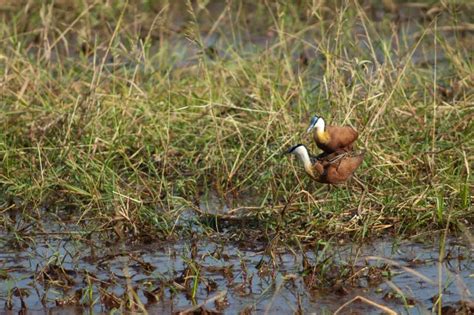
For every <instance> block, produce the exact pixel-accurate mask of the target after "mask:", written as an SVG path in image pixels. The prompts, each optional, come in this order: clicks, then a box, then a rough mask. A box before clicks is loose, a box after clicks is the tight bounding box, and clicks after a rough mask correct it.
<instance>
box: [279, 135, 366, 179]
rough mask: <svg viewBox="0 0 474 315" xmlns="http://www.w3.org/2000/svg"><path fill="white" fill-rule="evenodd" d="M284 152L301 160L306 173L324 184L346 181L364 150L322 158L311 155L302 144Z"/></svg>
mask: <svg viewBox="0 0 474 315" xmlns="http://www.w3.org/2000/svg"><path fill="white" fill-rule="evenodd" d="M286 153H289V154H294V155H296V156H298V158H299V159H300V160H301V162H303V166H304V169H305V171H306V173H307V174H308V175H309V176H310V177H311V178H312V179H313V180H315V181H317V182H320V183H325V184H333V185H337V184H341V183H344V182H345V181H347V180H348V179H349V178H350V177H351V176H352V175H353V174H354V172H355V171H356V169H357V168H358V167H359V166H360V165H361V164H362V161H363V160H364V156H365V151H360V152H354V151H351V152H345V153H332V154H329V155H327V156H326V157H325V158H324V159H317V158H316V157H313V156H311V154H310V152H309V151H308V148H307V147H306V146H305V145H304V144H297V145H295V146H293V147H291V148H290V149H289V150H288V151H287V152H286Z"/></svg>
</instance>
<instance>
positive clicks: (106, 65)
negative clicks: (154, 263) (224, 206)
mask: <svg viewBox="0 0 474 315" xmlns="http://www.w3.org/2000/svg"><path fill="white" fill-rule="evenodd" d="M381 13H384V15H383V16H382V17H381V16H380V14H381ZM472 13H473V7H472V5H471V4H469V3H461V4H454V3H453V4H433V5H430V4H426V5H422V6H419V7H416V8H412V7H410V6H409V5H408V4H396V5H393V6H390V8H386V7H378V6H377V5H376V4H373V3H368V4H366V5H365V6H362V4H350V5H349V4H334V5H318V4H316V3H300V4H290V3H288V4H282V3H271V4H270V3H259V4H253V3H250V2H249V3H247V2H245V1H243V2H232V3H227V4H225V5H224V4H222V6H220V5H217V4H215V3H210V4H203V3H201V2H196V3H192V4H191V3H190V4H188V5H186V6H181V5H174V4H171V3H164V4H160V5H154V4H151V3H149V2H144V3H142V2H135V1H131V2H130V3H124V4H120V5H119V4H114V5H111V4H109V3H97V2H92V3H87V2H82V3H74V4H70V3H62V2H54V3H51V4H41V3H29V5H27V6H21V7H20V4H17V3H15V2H11V3H9V5H8V6H6V7H5V9H4V10H3V11H2V12H1V18H2V21H3V23H1V26H0V41H1V42H2V44H1V45H0V75H1V77H2V84H1V91H2V99H1V103H0V106H1V114H0V128H1V129H0V159H1V161H2V163H1V166H0V183H1V186H0V194H1V196H2V200H4V201H2V208H4V209H8V211H2V217H1V219H0V220H1V221H0V222H2V223H3V225H8V224H9V222H10V221H9V220H10V219H9V217H8V215H7V213H11V212H18V213H21V216H22V220H24V221H25V222H30V221H41V219H42V218H43V217H45V212H56V211H60V210H65V209H66V210H67V211H69V212H72V213H76V215H77V217H76V219H77V220H76V222H77V224H81V223H84V222H86V223H87V224H90V225H92V226H93V227H94V228H93V229H95V230H107V229H115V231H116V232H117V233H118V234H119V235H123V233H124V232H125V233H133V234H135V235H140V234H142V235H152V234H153V235H157V236H163V237H170V236H173V235H176V233H181V234H178V235H182V233H186V232H189V231H191V230H190V229H188V228H180V227H183V226H186V224H184V225H181V222H183V221H186V220H188V219H187V218H186V216H184V215H183V213H184V211H185V210H186V209H189V208H192V205H195V204H196V202H197V200H199V198H200V196H201V195H203V194H204V193H206V191H209V190H215V191H217V192H218V193H219V194H220V196H222V198H225V197H226V196H228V195H229V194H233V195H234V196H237V197H238V196H239V195H240V196H245V195H246V194H249V193H250V194H254V195H255V194H256V195H258V196H261V197H262V200H261V202H259V203H258V205H259V206H260V207H259V208H258V209H254V210H252V212H251V213H246V215H253V216H255V218H256V220H262V225H261V226H262V229H264V230H265V232H268V233H270V234H272V233H273V232H275V231H278V232H281V231H286V232H287V233H285V235H289V236H290V237H289V239H292V238H294V239H299V240H308V239H313V238H318V237H325V236H332V235H351V236H355V237H359V238H364V237H368V236H372V235H376V234H379V233H382V232H384V231H394V232H396V233H399V234H402V235H403V234H406V233H416V232H417V231H420V229H425V228H443V227H444V226H445V225H446V222H447V221H448V220H450V221H451V223H452V224H451V227H452V228H456V226H457V225H456V222H461V223H462V224H465V223H467V224H469V223H471V222H472V219H473V214H474V213H473V211H472V207H471V203H472V196H471V194H472V189H473V184H472V178H471V175H470V165H472V157H473V156H474V150H473V148H474V143H473V139H474V128H473V125H472V123H471V121H472V115H473V107H472V104H473V93H472V84H473V81H474V78H473V77H472V70H473V65H472V50H471V49H470V48H469V47H470V44H472V43H471V41H470V38H469V37H468V36H466V35H467V33H469V32H471V31H472V30H470V29H469V24H468V21H469V17H470V16H471V15H472ZM407 14H409V15H410V14H413V15H414V17H412V18H410V19H409V20H406V19H405V18H406V16H407ZM314 113H318V114H320V115H322V116H324V117H325V118H326V119H327V120H328V121H330V122H331V123H335V124H350V125H353V126H354V127H355V128H356V129H358V130H359V131H360V133H361V136H360V141H359V143H358V145H359V146H360V147H366V148H367V149H368V151H369V152H370V154H368V155H367V158H366V160H365V162H364V164H363V166H362V167H361V168H360V169H359V170H358V173H357V175H356V176H357V177H358V179H359V181H360V182H361V183H363V186H364V187H363V188H361V187H359V186H358V185H356V184H355V183H351V184H349V186H348V187H342V188H335V189H332V190H331V191H329V192H326V190H325V188H322V187H320V186H319V185H318V184H315V183H312V182H311V181H310V180H309V179H308V178H306V177H304V175H303V174H302V172H301V169H300V168H299V166H298V164H297V163H295V162H294V161H292V160H291V159H288V158H286V157H282V156H281V153H282V151H283V150H284V149H285V148H287V147H288V146H289V145H291V144H295V143H297V142H301V141H305V142H307V143H308V142H309V141H311V140H310V139H309V138H306V137H305V136H304V134H303V131H304V127H306V123H307V121H308V118H309V117H310V116H311V115H313V114H314ZM290 196H295V197H294V198H290ZM288 205H289V207H290V208H291V209H290V210H288V211H286V210H285V211H284V213H283V214H282V213H281V212H280V211H281V210H282V209H286V208H288ZM280 214H281V216H280ZM356 214H357V216H355V215H356ZM189 220H191V221H189ZM189 220H188V223H189V222H199V221H195V220H194V219H189ZM117 226H118V227H119V228H117ZM288 233H289V234H288Z"/></svg>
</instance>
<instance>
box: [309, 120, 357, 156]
mask: <svg viewBox="0 0 474 315" xmlns="http://www.w3.org/2000/svg"><path fill="white" fill-rule="evenodd" d="M313 129H315V131H314V141H315V142H316V145H317V146H318V148H320V149H321V150H323V153H322V154H320V155H319V156H318V158H322V157H325V156H326V155H328V154H331V153H334V152H337V153H343V152H350V151H352V146H353V143H354V141H356V140H357V138H358V136H359V133H358V132H357V131H356V130H354V128H352V127H350V126H326V122H325V121H324V119H323V118H322V117H319V116H317V115H314V116H313V118H311V122H310V124H309V127H308V129H307V130H306V133H310V132H311V130H313Z"/></svg>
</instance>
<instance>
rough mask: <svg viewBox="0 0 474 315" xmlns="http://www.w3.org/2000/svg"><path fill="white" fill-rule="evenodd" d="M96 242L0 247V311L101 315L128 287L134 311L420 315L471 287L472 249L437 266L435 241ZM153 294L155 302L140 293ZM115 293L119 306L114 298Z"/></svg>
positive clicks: (461, 249) (451, 242)
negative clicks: (302, 246)
mask: <svg viewBox="0 0 474 315" xmlns="http://www.w3.org/2000/svg"><path fill="white" fill-rule="evenodd" d="M96 246H97V245H96V244H95V245H85V244H84V243H83V242H77V241H74V240H73V239H72V237H70V236H62V235H56V236H53V235H49V236H47V237H46V236H45V237H43V239H41V238H37V239H36V244H35V245H34V246H30V247H28V248H26V249H21V248H12V247H11V246H9V244H3V246H2V253H1V254H0V264H1V265H0V266H1V267H0V272H1V280H0V287H1V289H0V300H1V303H2V304H3V305H0V306H1V308H2V309H4V310H5V312H7V309H9V308H10V309H11V310H12V311H13V312H17V311H19V310H21V309H22V308H24V309H28V311H29V313H30V311H31V312H33V314H36V313H38V314H41V313H52V314H55V313H61V314H63V313H65V312H66V313H70V314H78V313H83V312H86V311H89V310H92V311H93V312H107V311H108V310H110V309H111V308H113V307H114V306H115V307H119V304H120V303H119V302H120V300H121V299H127V297H128V295H127V291H128V292H132V291H133V292H135V293H136V295H137V296H138V299H136V298H135V301H136V302H137V305H138V304H140V303H142V304H143V306H142V307H143V308H144V309H146V310H147V311H149V312H151V313H174V312H179V311H183V310H187V309H190V308H191V307H192V306H193V305H196V304H199V303H203V302H205V301H206V300H207V299H212V298H213V297H215V296H216V295H217V296H219V295H220V296H222V297H223V298H221V299H217V302H216V301H211V302H209V303H207V304H205V305H204V306H203V307H204V308H205V309H206V310H207V311H216V312H223V313H226V314H235V313H239V312H242V311H244V310H248V311H251V312H256V313H264V312H270V313H277V312H278V313H294V312H295V311H297V310H298V309H300V310H302V311H303V312H304V313H309V312H317V313H318V314H319V313H331V312H333V311H335V310H336V309H337V308H339V307H340V306H341V305H342V304H344V303H345V302H346V301H349V300H351V299H352V298H354V297H355V296H358V295H359V296H363V297H365V298H367V299H369V300H371V301H373V302H375V303H377V304H381V305H384V306H386V307H389V308H391V309H393V310H396V311H397V312H399V313H409V314H423V313H426V312H430V310H431V308H432V307H433V304H434V302H433V301H434V300H436V297H437V295H438V294H439V292H440V288H441V290H442V293H443V295H442V305H443V306H449V305H457V304H459V303H460V302H461V301H471V300H472V291H473V290H474V269H473V267H474V266H473V260H472V248H470V247H469V246H467V245H465V243H464V242H463V241H461V240H458V239H454V238H451V239H448V242H447V246H446V252H445V255H444V257H445V259H444V260H443V262H442V263H439V261H438V260H439V248H438V247H437V245H434V246H433V245H432V244H429V243H428V244H422V243H416V242H410V241H403V242H400V243H398V244H393V243H391V241H390V240H381V241H376V242H373V243H371V244H364V245H356V244H351V245H341V246H334V247H332V246H326V247H325V246H317V247H316V248H313V249H308V250H305V251H304V252H301V251H300V250H297V249H294V252H291V251H289V250H283V249H281V248H278V247H276V248H273V250H272V251H270V249H269V248H268V247H266V244H252V242H248V243H247V244H243V243H235V242H234V243H233V242H232V241H230V240H228V239H224V238H222V239H219V238H216V239H205V240H203V239H199V240H198V239H195V240H189V241H179V242H167V243H166V242H164V243H163V242H162V243H154V244H150V245H146V246H143V245H140V246H133V245H125V244H123V243H119V244H114V245H112V246H107V245H105V244H102V245H99V246H98V247H96ZM368 256H377V257H383V258H386V259H390V260H391V261H385V260H381V259H380V258H378V259H376V258H373V259H368V258H367V257H368ZM272 257H273V258H272ZM61 267H62V269H61ZM404 268H405V269H404ZM196 270H198V272H199V283H198V284H197V286H196V287H195V286H194V279H195V275H196ZM439 275H441V277H439ZM439 279H441V281H439ZM193 288H195V289H196V290H195V293H194V294H195V296H194V298H193ZM152 291H154V294H155V295H156V296H157V300H156V301H153V300H152V299H150V295H149V294H148V295H147V293H146V292H152ZM397 291H398V294H397V293H396V292H397ZM110 293H111V294H113V297H112V298H107V296H109V294H110ZM400 293H402V294H403V295H404V296H405V300H404V299H403V298H402V297H401V295H400ZM75 294H77V296H78V298H76V300H74V296H75ZM114 297H115V298H116V299H117V303H118V304H115V305H114V303H113V302H111V300H113V298H114ZM22 300H23V302H22ZM67 300H69V302H67ZM138 300H139V302H138ZM91 301H93V303H91ZM91 304H92V305H91ZM58 305H60V306H58ZM137 305H135V310H138V307H139V306H137ZM350 311H356V312H360V313H376V314H377V313H380V312H381V311H380V310H378V309H377V308H375V307H373V306H369V305H368V304H365V303H362V302H360V301H359V302H354V303H352V304H350V305H349V306H347V307H346V308H344V312H343V313H345V312H350ZM7 313H8V312H7Z"/></svg>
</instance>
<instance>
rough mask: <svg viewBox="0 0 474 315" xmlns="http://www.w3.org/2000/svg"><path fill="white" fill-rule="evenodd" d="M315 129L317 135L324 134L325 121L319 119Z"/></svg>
mask: <svg viewBox="0 0 474 315" xmlns="http://www.w3.org/2000/svg"><path fill="white" fill-rule="evenodd" d="M315 127H316V132H317V133H322V132H324V130H325V129H326V122H325V121H324V119H322V118H319V119H318V122H317V123H316V126H315Z"/></svg>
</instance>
